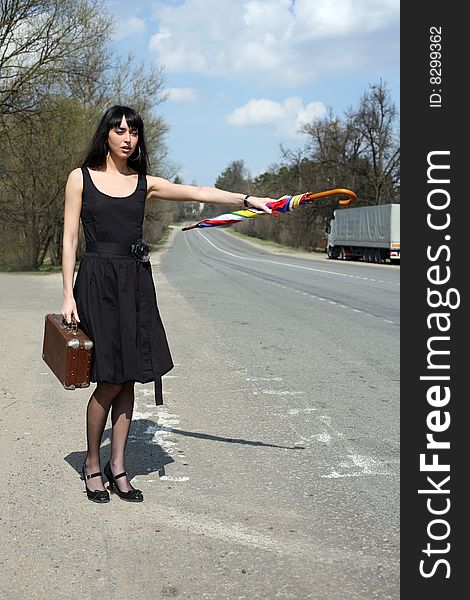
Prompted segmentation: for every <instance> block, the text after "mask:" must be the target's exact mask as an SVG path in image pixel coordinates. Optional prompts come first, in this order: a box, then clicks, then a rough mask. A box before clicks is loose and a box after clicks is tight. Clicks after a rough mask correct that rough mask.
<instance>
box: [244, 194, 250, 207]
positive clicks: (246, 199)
mask: <svg viewBox="0 0 470 600" xmlns="http://www.w3.org/2000/svg"><path fill="white" fill-rule="evenodd" d="M249 197H250V194H247V195H246V196H245V197H244V198H243V204H244V205H245V206H246V207H247V208H250V205H249V204H248V198H249Z"/></svg>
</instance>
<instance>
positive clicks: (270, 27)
mask: <svg viewBox="0 0 470 600" xmlns="http://www.w3.org/2000/svg"><path fill="white" fill-rule="evenodd" d="M154 6H156V8H155V14H154V16H155V18H156V19H157V21H158V23H159V25H158V30H157V31H156V32H155V34H154V35H153V36H152V38H151V41H150V50H151V51H152V52H154V53H155V54H156V55H157V57H158V60H159V62H161V63H162V64H163V65H164V66H165V68H166V69H167V70H168V71H169V72H188V71H192V72H196V73H202V74H204V75H219V76H220V75H223V76H227V77H233V76H234V75H235V76H237V77H239V78H248V79H257V78H258V77H259V76H260V75H261V74H262V75H263V76H264V77H266V76H270V77H271V78H272V79H273V80H274V81H276V82H278V83H280V84H291V85H292V84H299V83H306V82H308V81H311V80H313V79H314V78H315V76H316V75H318V74H319V73H320V72H324V71H328V70H331V69H338V70H341V69H350V68H353V69H357V68H361V66H365V65H368V64H383V63H384V62H386V61H390V60H392V59H393V60H395V61H397V56H398V43H399V40H398V20H399V0H296V1H295V2H292V0H183V1H182V2H180V3H179V4H177V5H175V4H173V3H172V5H163V6H162V4H161V3H160V2H159V3H155V4H154ZM389 38H390V42H389V43H385V42H386V41H388V39H389Z"/></svg>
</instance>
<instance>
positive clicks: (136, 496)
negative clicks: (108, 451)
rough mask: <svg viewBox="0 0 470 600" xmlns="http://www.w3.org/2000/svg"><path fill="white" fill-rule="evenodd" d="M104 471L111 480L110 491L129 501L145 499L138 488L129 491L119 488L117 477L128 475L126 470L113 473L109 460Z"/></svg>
mask: <svg viewBox="0 0 470 600" xmlns="http://www.w3.org/2000/svg"><path fill="white" fill-rule="evenodd" d="M103 471H104V474H105V475H106V477H107V479H108V481H109V491H110V492H115V493H116V494H117V495H118V496H119V498H121V499H122V500H127V501H128V502H142V501H143V499H144V496H143V494H142V492H141V490H137V489H136V488H134V487H133V488H132V490H129V491H128V492H121V490H120V489H119V486H118V484H117V483H116V479H119V477H124V475H127V473H126V471H124V472H123V473H119V475H113V473H112V471H111V465H110V464H109V461H108V462H107V463H106V464H105V466H104V469H103Z"/></svg>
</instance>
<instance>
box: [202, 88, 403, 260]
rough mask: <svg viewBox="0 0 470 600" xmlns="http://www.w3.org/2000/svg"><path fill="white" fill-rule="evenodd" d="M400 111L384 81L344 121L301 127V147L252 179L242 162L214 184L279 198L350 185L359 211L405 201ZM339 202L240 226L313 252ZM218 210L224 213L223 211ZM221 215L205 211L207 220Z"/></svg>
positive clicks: (322, 240) (320, 244) (322, 242)
mask: <svg viewBox="0 0 470 600" xmlns="http://www.w3.org/2000/svg"><path fill="white" fill-rule="evenodd" d="M398 118H399V115H398V110H397V107H396V106H395V104H394V102H393V101H392V99H391V95H390V90H389V89H388V87H387V84H386V83H385V82H384V81H380V82H379V83H377V84H373V85H370V86H369V89H368V90H367V91H366V92H364V94H363V95H362V97H361V98H360V99H359V101H358V104H357V106H356V107H351V108H349V109H347V110H346V111H345V113H344V117H343V118H340V117H338V116H334V115H333V114H332V112H331V111H330V112H329V113H328V114H327V115H326V116H325V117H324V118H322V119H319V120H316V121H314V122H312V123H306V124H305V125H303V127H302V129H301V132H302V133H303V134H304V135H305V137H306V140H307V142H306V144H305V146H304V147H303V148H297V149H288V148H284V147H282V146H281V162H280V164H279V165H273V166H272V167H270V168H269V169H268V170H267V171H266V172H265V173H262V174H261V175H259V176H257V177H255V178H252V177H251V175H250V173H249V171H248V169H247V168H246V166H245V163H244V161H243V160H235V161H233V162H231V163H230V164H229V165H228V167H227V168H226V169H225V170H224V171H223V172H222V173H221V174H220V176H219V177H218V178H217V181H216V184H215V185H216V187H219V188H221V189H228V190H231V191H238V192H243V193H245V194H256V195H261V196H270V197H274V198H278V197H280V196H282V195H284V194H300V193H302V192H306V191H313V192H316V191H323V190H327V189H332V188H349V189H351V190H353V191H354V192H355V193H356V194H357V197H358V201H357V202H356V203H354V205H353V207H357V206H369V205H377V204H389V203H397V202H400V144H399V131H398ZM337 200H338V199H337V198H336V199H331V200H321V201H318V202H317V203H315V204H314V205H313V206H311V207H305V208H300V209H299V210H296V211H293V212H292V213H289V214H286V215H279V216H278V217H277V218H274V217H273V218H269V219H265V218H258V219H250V220H248V221H244V222H242V223H241V224H237V225H236V226H235V227H236V228H237V229H238V230H240V231H242V232H243V233H246V234H248V235H251V236H254V237H259V238H262V239H268V240H272V241H275V242H278V243H281V244H287V245H289V246H294V247H296V248H302V249H305V250H308V251H312V250H320V249H322V250H323V249H325V247H326V241H327V237H326V234H325V229H326V225H327V224H328V223H329V221H330V219H331V217H332V215H333V211H334V210H335V209H336V208H337ZM219 212H220V211H219ZM215 214H217V211H214V209H213V208H212V207H211V208H205V210H204V216H205V218H208V217H209V216H214V215H215Z"/></svg>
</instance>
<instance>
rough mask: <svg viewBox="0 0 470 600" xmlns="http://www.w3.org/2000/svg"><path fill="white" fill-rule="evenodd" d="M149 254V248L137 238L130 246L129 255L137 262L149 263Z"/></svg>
mask: <svg viewBox="0 0 470 600" xmlns="http://www.w3.org/2000/svg"><path fill="white" fill-rule="evenodd" d="M149 252H150V246H149V245H148V244H147V243H146V242H145V241H144V240H143V239H141V238H139V239H138V240H136V241H135V242H134V243H133V244H131V254H132V256H133V257H134V258H136V259H137V260H138V261H139V262H143V263H146V262H149V260H150V256H149Z"/></svg>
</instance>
